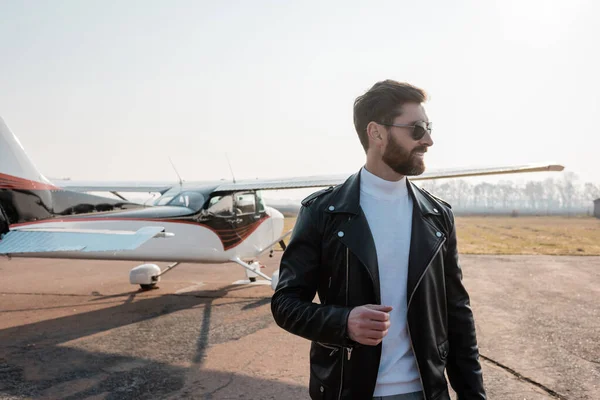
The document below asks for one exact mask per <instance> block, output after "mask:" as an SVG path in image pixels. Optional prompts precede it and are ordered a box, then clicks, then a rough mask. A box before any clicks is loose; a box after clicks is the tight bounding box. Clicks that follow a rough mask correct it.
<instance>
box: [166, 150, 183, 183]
mask: <svg viewBox="0 0 600 400" xmlns="http://www.w3.org/2000/svg"><path fill="white" fill-rule="evenodd" d="M169 161H170V162H171V165H172V166H173V170H175V173H176V174H177V177H178V178H179V186H183V180H182V179H181V176H180V175H179V172H177V168H175V164H174V163H173V160H171V157H169Z"/></svg>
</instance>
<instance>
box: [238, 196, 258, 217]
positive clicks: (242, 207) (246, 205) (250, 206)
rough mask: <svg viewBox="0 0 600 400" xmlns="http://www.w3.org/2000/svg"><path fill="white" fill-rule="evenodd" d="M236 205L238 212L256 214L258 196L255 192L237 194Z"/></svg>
mask: <svg viewBox="0 0 600 400" xmlns="http://www.w3.org/2000/svg"><path fill="white" fill-rule="evenodd" d="M235 207H236V209H237V212H238V214H241V215H243V214H254V213H255V212H256V197H255V196H254V193H243V194H239V193H238V194H236V195H235Z"/></svg>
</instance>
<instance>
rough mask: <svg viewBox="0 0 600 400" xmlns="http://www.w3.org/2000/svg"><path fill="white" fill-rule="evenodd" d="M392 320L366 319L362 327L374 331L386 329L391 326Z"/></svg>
mask: <svg viewBox="0 0 600 400" xmlns="http://www.w3.org/2000/svg"><path fill="white" fill-rule="evenodd" d="M390 325H391V324H390V321H385V322H382V321H365V322H363V323H362V324H361V325H360V327H361V328H363V329H365V330H373V331H385V330H388V329H389V328H390Z"/></svg>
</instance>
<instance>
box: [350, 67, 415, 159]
mask: <svg viewBox="0 0 600 400" xmlns="http://www.w3.org/2000/svg"><path fill="white" fill-rule="evenodd" d="M426 100H427V93H425V91H423V89H420V88H418V87H416V86H413V85H411V84H409V83H404V82H396V81H393V80H390V79H387V80H385V81H381V82H377V83H376V84H374V85H373V87H371V89H369V90H368V91H367V92H366V93H365V94H363V95H362V96H358V97H357V98H356V100H355V101H354V127H355V128H356V132H357V133H358V138H359V139H360V143H361V144H362V146H363V148H364V149H365V152H366V151H367V149H368V148H369V138H368V137H367V125H369V122H371V121H375V122H379V123H382V124H391V123H392V122H394V119H395V118H396V117H397V116H399V115H401V113H402V105H403V104H404V103H419V104H420V103H423V102H425V101H426Z"/></svg>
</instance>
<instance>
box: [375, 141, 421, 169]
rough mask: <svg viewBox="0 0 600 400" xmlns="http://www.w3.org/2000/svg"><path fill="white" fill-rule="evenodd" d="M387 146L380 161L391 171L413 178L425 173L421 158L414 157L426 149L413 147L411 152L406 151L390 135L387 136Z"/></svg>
mask: <svg viewBox="0 0 600 400" xmlns="http://www.w3.org/2000/svg"><path fill="white" fill-rule="evenodd" d="M388 138H389V140H388V145H387V146H386V148H385V151H384V153H383V157H382V160H383V162H384V163H386V164H387V166H388V167H390V168H391V169H392V170H394V171H395V172H397V173H398V174H400V175H404V176H413V175H421V174H422V173H423V172H425V163H424V162H423V159H422V158H421V157H418V156H416V155H415V153H418V152H423V153H424V152H426V151H427V148H426V147H423V146H419V147H415V148H414V149H413V150H412V151H410V152H409V151H407V150H406V149H405V148H404V147H402V146H400V145H399V144H398V142H397V141H396V140H395V139H394V137H393V136H392V135H389V136H388Z"/></svg>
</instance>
